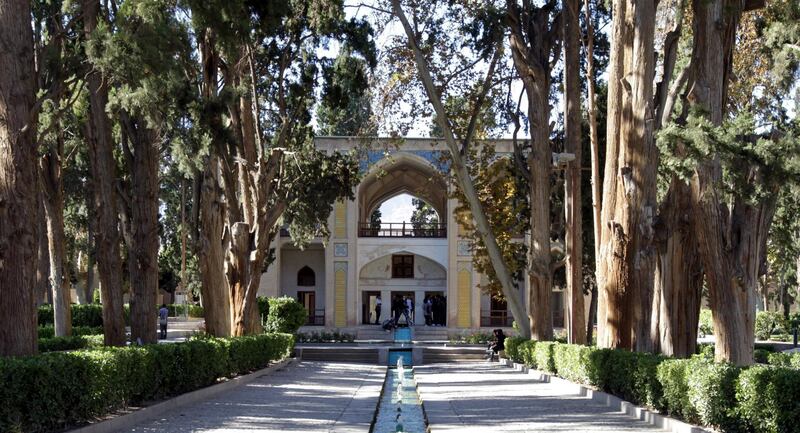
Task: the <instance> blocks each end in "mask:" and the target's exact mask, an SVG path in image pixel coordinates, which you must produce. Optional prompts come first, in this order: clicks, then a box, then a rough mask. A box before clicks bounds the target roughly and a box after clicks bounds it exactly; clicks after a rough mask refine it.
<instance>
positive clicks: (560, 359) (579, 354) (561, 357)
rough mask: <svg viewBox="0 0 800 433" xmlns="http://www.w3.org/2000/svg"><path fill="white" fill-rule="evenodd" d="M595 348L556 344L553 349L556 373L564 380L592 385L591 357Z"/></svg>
mask: <svg viewBox="0 0 800 433" xmlns="http://www.w3.org/2000/svg"><path fill="white" fill-rule="evenodd" d="M595 350H597V349H596V348H593V347H588V346H581V345H576V344H556V345H555V347H554V348H553V362H554V363H555V367H556V373H557V374H558V375H559V376H561V377H563V378H564V379H567V380H571V381H573V382H577V383H583V384H590V383H591V378H590V375H589V366H590V365H591V364H590V361H589V359H590V356H591V353H592V352H593V351H595Z"/></svg>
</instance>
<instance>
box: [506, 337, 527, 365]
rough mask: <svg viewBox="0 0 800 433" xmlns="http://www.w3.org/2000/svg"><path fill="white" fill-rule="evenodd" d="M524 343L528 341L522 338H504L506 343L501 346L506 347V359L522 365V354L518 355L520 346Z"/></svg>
mask: <svg viewBox="0 0 800 433" xmlns="http://www.w3.org/2000/svg"><path fill="white" fill-rule="evenodd" d="M526 341H530V340H526V339H525V338H522V337H508V338H506V341H505V342H504V343H503V345H504V346H505V347H506V349H505V352H506V356H507V357H508V359H510V360H512V361H514V362H517V363H522V354H521V353H520V346H521V345H522V344H523V343H525V342H526Z"/></svg>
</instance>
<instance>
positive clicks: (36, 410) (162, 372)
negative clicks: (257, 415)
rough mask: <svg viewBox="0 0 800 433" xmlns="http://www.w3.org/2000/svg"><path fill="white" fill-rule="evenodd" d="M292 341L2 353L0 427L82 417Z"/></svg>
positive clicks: (147, 397)
mask: <svg viewBox="0 0 800 433" xmlns="http://www.w3.org/2000/svg"><path fill="white" fill-rule="evenodd" d="M293 346H294V336H292V335H289V334H262V335H257V336H248V337H234V338H219V339H217V338H202V339H194V340H190V341H187V342H184V343H175V344H154V345H148V346H142V347H135V346H130V347H119V348H103V349H97V350H86V351H75V352H58V353H45V354H41V355H37V356H31V357H17V358H0V380H2V383H3V387H0V431H12V432H13V431H25V432H39V431H50V430H56V429H62V428H64V427H67V426H73V425H76V424H80V423H83V422H87V421H89V420H93V419H96V418H98V417H101V416H104V415H106V414H109V413H111V412H114V411H115V410H118V409H121V408H124V407H126V406H129V405H139V404H142V403H144V402H147V401H151V400H155V399H160V398H164V397H168V396H171V395H176V394H180V393H184V392H187V391H191V390H194V389H198V388H201V387H204V386H208V385H212V384H214V383H215V382H217V380H218V379H219V378H221V377H230V376H233V375H235V374H240V373H245V372H249V371H252V370H255V369H258V368H261V367H264V366H266V365H267V364H268V363H269V362H270V361H274V360H278V359H281V358H284V357H286V356H288V355H289V353H290V352H291V350H292V347H293Z"/></svg>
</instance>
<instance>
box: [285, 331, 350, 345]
mask: <svg viewBox="0 0 800 433" xmlns="http://www.w3.org/2000/svg"><path fill="white" fill-rule="evenodd" d="M355 340H356V336H355V335H354V334H348V333H346V332H340V331H339V330H338V329H335V330H333V331H332V332H326V331H321V332H316V331H314V332H309V333H305V332H298V333H297V342H298V343H352V342H354V341H355Z"/></svg>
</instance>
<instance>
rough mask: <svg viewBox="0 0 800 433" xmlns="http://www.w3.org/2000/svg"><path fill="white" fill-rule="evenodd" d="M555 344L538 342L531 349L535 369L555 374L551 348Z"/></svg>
mask: <svg viewBox="0 0 800 433" xmlns="http://www.w3.org/2000/svg"><path fill="white" fill-rule="evenodd" d="M555 344H556V343H554V342H552V341H539V342H537V343H536V346H534V349H533V357H534V359H535V362H536V368H537V369H538V370H540V371H544V372H546V373H555V372H556V364H555V361H554V360H553V347H554V345H555Z"/></svg>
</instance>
